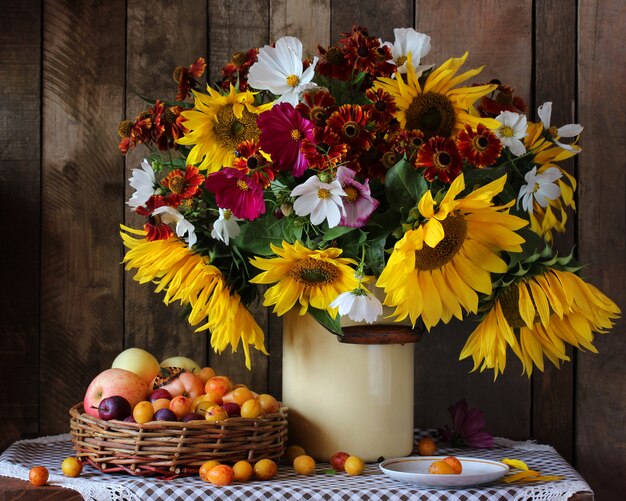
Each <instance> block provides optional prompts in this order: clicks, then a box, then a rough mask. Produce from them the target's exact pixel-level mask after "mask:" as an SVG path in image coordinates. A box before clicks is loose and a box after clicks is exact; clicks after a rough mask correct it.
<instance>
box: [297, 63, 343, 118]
mask: <svg viewBox="0 0 626 501" xmlns="http://www.w3.org/2000/svg"><path fill="white" fill-rule="evenodd" d="M315 69H317V66H316V67H315ZM302 99H303V101H302V102H300V103H298V105H297V106H296V110H298V111H299V112H300V114H301V115H302V116H303V117H304V118H306V119H307V120H310V121H311V122H313V123H314V124H315V125H316V126H317V127H324V126H325V125H326V120H328V117H329V116H330V115H331V114H332V113H333V111H335V109H336V107H335V102H336V101H335V98H334V96H333V95H332V94H331V93H330V92H328V91H327V90H324V89H321V88H319V87H314V88H313V89H310V90H307V91H305V92H304V93H303V94H302Z"/></svg>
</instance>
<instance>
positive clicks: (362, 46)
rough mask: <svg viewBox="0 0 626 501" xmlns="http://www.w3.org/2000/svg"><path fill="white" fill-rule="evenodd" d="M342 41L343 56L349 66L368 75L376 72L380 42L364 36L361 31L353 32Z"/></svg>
mask: <svg viewBox="0 0 626 501" xmlns="http://www.w3.org/2000/svg"><path fill="white" fill-rule="evenodd" d="M342 42H343V43H344V50H345V58H346V60H347V62H348V65H349V67H350V68H354V69H355V70H356V71H363V72H365V73H369V74H370V75H375V74H376V69H377V66H378V64H379V62H380V61H379V53H378V48H379V47H380V42H379V41H378V40H377V39H376V38H374V37H368V36H365V35H364V34H363V33H361V32H354V33H352V34H351V35H350V36H348V37H346V38H345V39H343V40H342ZM390 56H391V54H390ZM389 59H391V57H390V58H389Z"/></svg>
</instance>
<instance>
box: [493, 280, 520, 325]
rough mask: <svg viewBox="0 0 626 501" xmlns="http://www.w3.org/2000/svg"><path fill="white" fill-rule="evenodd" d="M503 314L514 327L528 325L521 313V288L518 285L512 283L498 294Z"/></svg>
mask: <svg viewBox="0 0 626 501" xmlns="http://www.w3.org/2000/svg"><path fill="white" fill-rule="evenodd" d="M498 300H499V301H500V306H501V307H502V314H503V315H504V318H506V321H507V323H508V324H509V325H510V326H511V327H512V328H513V329H515V328H520V327H524V326H525V325H526V322H524V319H523V318H522V316H521V315H520V314H519V289H518V288H517V286H516V285H511V286H509V287H507V288H506V289H504V291H502V292H500V294H499V295H498Z"/></svg>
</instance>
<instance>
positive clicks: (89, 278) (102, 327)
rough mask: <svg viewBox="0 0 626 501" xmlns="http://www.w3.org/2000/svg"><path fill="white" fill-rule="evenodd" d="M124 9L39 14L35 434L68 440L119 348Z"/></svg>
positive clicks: (68, 8)
mask: <svg viewBox="0 0 626 501" xmlns="http://www.w3.org/2000/svg"><path fill="white" fill-rule="evenodd" d="M125 16H126V14H125V2H123V1H120V0H117V1H111V2H102V3H95V2H80V3H76V2H73V1H70V0H68V1H46V2H44V6H43V44H44V45H43V82H44V85H43V137H42V140H43V148H42V161H43V171H42V201H41V205H42V235H41V239H42V240H41V250H42V255H41V266H42V276H41V291H42V292H41V302H42V306H41V352H40V355H41V359H40V377H39V391H40V398H41V401H40V416H41V418H40V420H41V425H40V432H41V433H42V434H51V433H60V432H67V431H68V427H69V415H68V409H69V408H70V407H71V406H72V405H73V404H75V403H76V402H79V401H81V400H82V398H83V396H84V393H85V389H86V388H87V385H88V384H89V382H90V381H91V379H93V377H95V376H96V375H97V374H98V373H99V372H100V371H101V370H103V369H106V368H108V367H110V364H111V362H112V360H113V357H114V356H115V355H116V354H117V353H118V352H119V351H120V350H121V349H122V347H123V317H122V314H123V311H122V308H123V301H122V270H121V268H120V265H119V263H120V261H121V248H120V245H119V237H118V236H117V231H118V225H119V222H120V221H121V220H122V217H123V209H122V195H123V193H124V189H123V161H122V159H121V158H120V156H119V155H118V154H117V152H116V140H117V139H116V137H115V134H114V131H115V130H116V127H117V123H118V122H119V119H120V117H121V115H122V112H123V106H124V70H125V56H126V54H125V29H124V27H125V21H124V20H125Z"/></svg>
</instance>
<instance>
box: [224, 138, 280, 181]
mask: <svg viewBox="0 0 626 501" xmlns="http://www.w3.org/2000/svg"><path fill="white" fill-rule="evenodd" d="M232 166H233V167H234V168H235V169H239V170H240V171H242V172H243V173H244V174H248V175H249V176H252V177H253V178H254V179H255V180H256V182H257V183H259V184H260V185H261V186H262V187H263V188H267V187H268V186H269V185H270V182H271V181H273V180H274V179H275V178H276V170H275V169H274V168H273V166H272V164H271V163H270V162H269V161H268V160H267V158H265V157H264V156H263V154H262V153H261V150H260V148H259V143H258V142H257V141H256V140H252V141H243V142H241V143H240V144H239V146H237V150H236V151H235V159H234V160H233V165H232Z"/></svg>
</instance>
